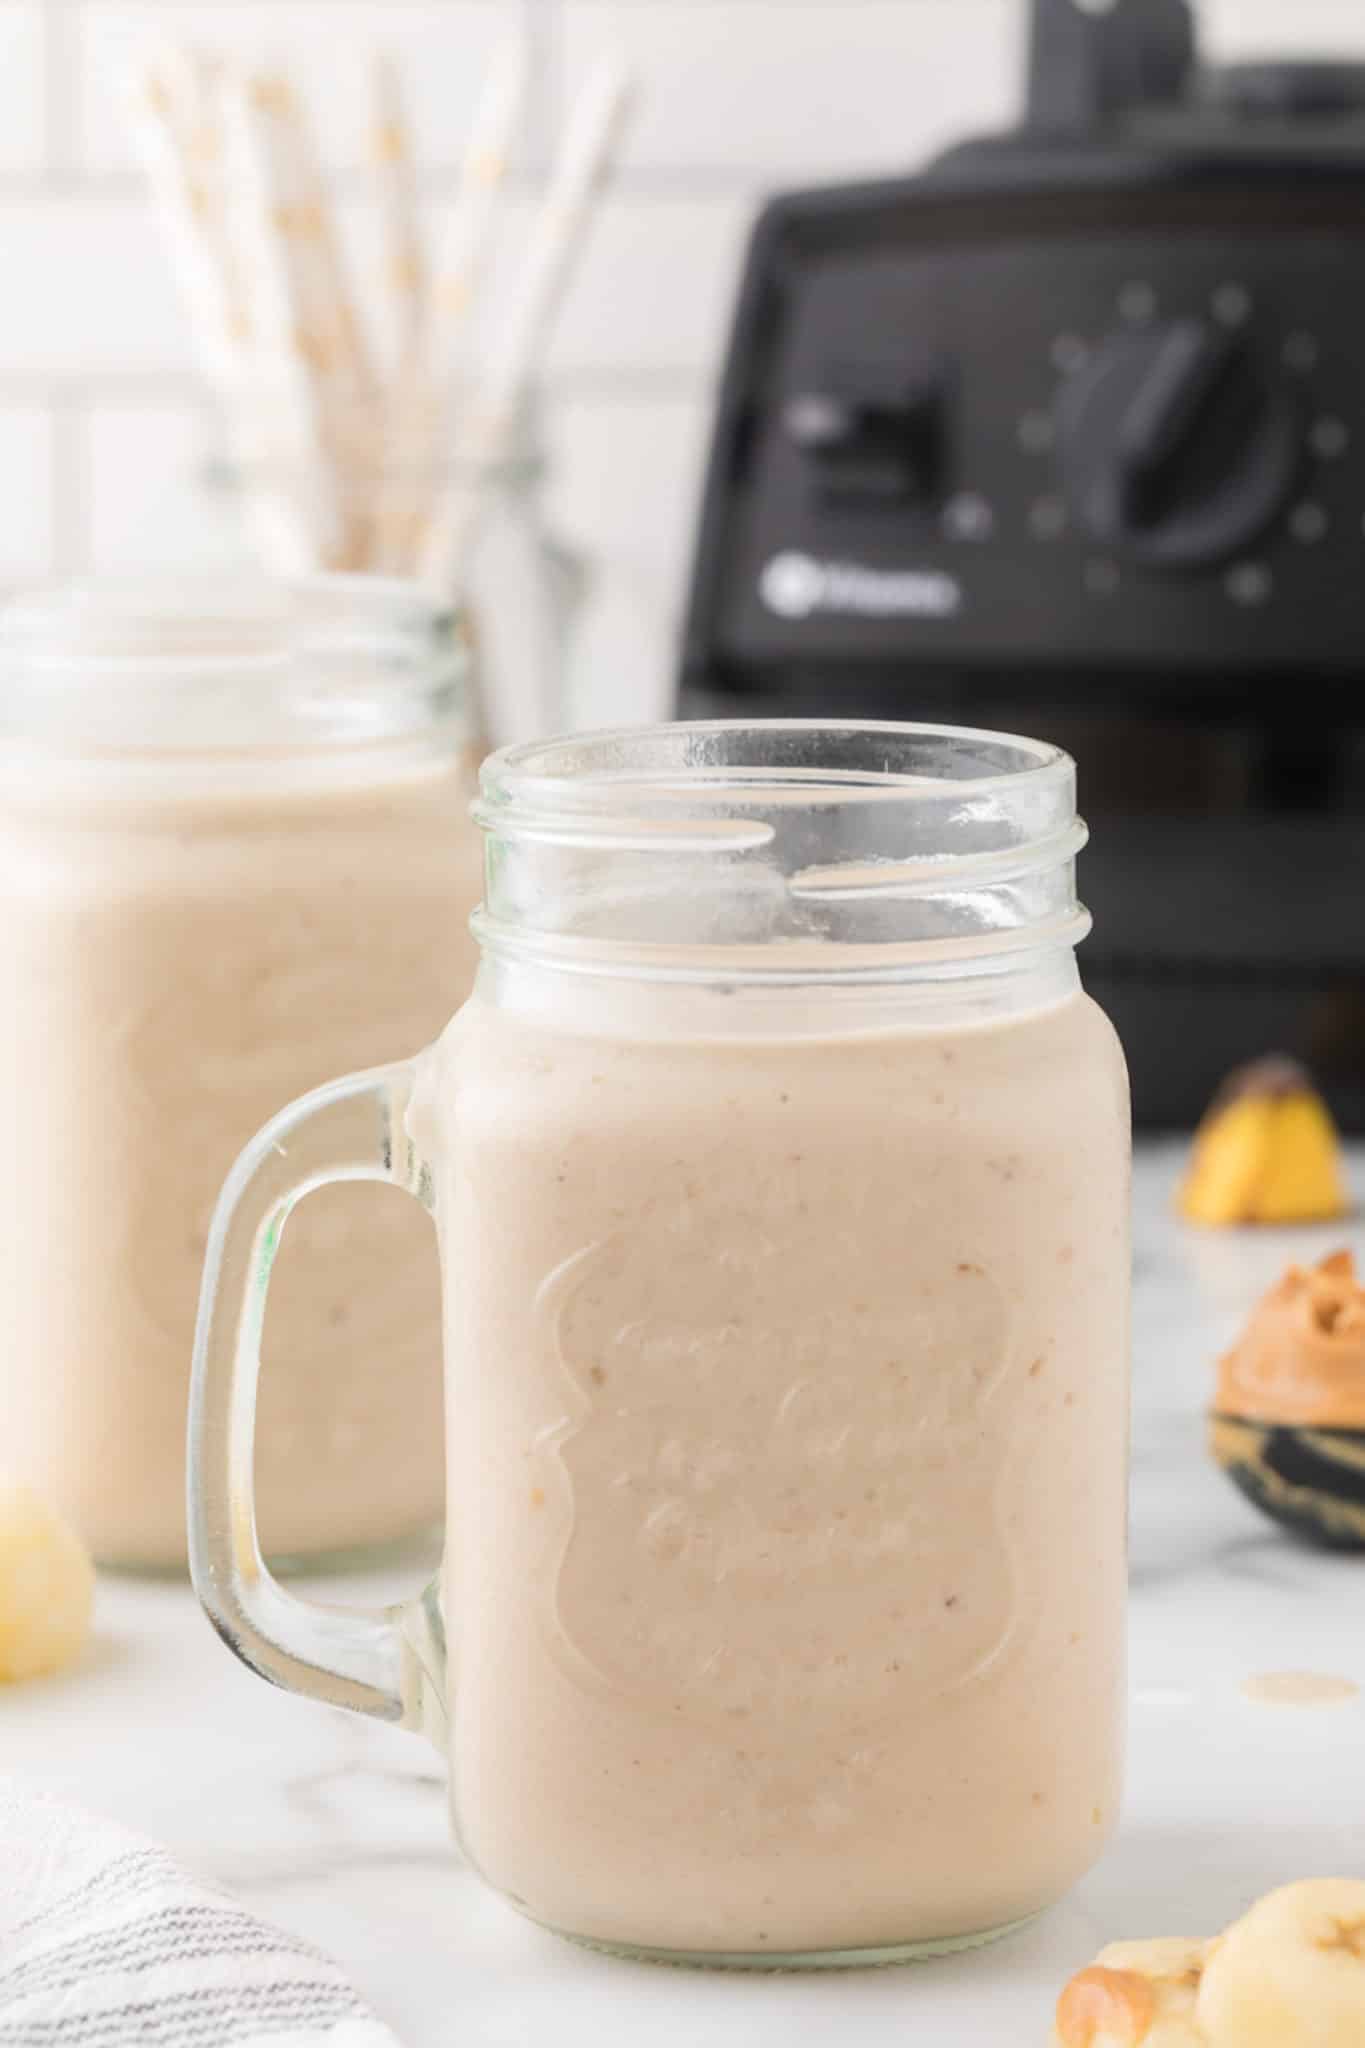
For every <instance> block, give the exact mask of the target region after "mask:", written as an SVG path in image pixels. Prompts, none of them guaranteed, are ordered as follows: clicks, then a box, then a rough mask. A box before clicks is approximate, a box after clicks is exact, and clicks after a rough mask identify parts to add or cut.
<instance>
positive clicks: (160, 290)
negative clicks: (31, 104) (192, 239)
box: [0, 193, 189, 379]
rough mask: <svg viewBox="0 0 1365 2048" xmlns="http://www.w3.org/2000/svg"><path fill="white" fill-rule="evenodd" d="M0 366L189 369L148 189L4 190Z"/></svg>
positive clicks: (90, 370) (41, 373) (11, 369)
mask: <svg viewBox="0 0 1365 2048" xmlns="http://www.w3.org/2000/svg"><path fill="white" fill-rule="evenodd" d="M0 248H3V250H4V253H5V268H6V277H7V289H6V292H5V305H4V317H3V319H0V376H5V375H14V374H16V373H19V374H25V375H28V376H31V377H35V378H37V377H58V378H62V379H69V378H71V377H73V376H78V375H92V376H98V375H100V374H101V373H102V372H105V371H117V372H123V371H128V370H149V369H154V370H166V369H170V370H183V369H185V368H186V367H188V364H189V348H188V342H187V339H186V330H185V325H184V322H183V320H182V319H181V316H180V308H179V306H178V305H177V303H176V299H175V293H174V288H173V286H172V283H171V278H170V273H169V271H168V269H167V266H166V261H165V258H164V256H163V255H162V252H161V248H160V245H159V243H158V241H157V237H156V232H155V228H154V226H153V223H152V219H151V215H150V213H149V212H148V210H147V209H146V208H145V207H144V206H143V204H142V203H141V200H140V199H133V198H132V197H126V196H125V197H109V198H106V197H102V196H100V195H97V194H94V193H82V194H79V195H77V196H74V197H68V196H65V195H63V196H62V197H60V198H59V197H56V196H52V197H44V196H41V195H38V194H35V195H33V196H32V197H27V198H11V197H5V198H3V199H0Z"/></svg>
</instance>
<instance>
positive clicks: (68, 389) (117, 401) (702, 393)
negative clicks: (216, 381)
mask: <svg viewBox="0 0 1365 2048" xmlns="http://www.w3.org/2000/svg"><path fill="white" fill-rule="evenodd" d="M544 389H545V398H546V402H547V404H549V405H551V406H553V405H555V404H556V403H559V402H564V403H569V404H572V403H575V402H582V401H586V402H588V403H596V404H602V403H608V404H611V403H622V404H627V405H649V404H651V403H656V402H657V403H664V404H669V403H673V402H676V401H679V400H681V401H684V402H690V401H697V402H703V403H709V401H710V399H711V397H712V394H713V392H714V389H715V383H714V379H712V378H711V377H708V376H707V375H705V373H704V372H701V371H692V370H686V369H636V370H631V369H609V368H603V369H595V370H594V369H578V370H559V371H555V372H554V373H553V374H552V375H550V376H549V377H547V378H546V380H545V387H544ZM202 404H203V387H202V385H201V383H200V381H199V379H198V378H197V377H196V376H195V375H194V374H193V373H192V372H191V371H187V370H84V371H70V370H66V371H63V370H57V371H48V370H0V411H4V410H15V411H26V410H32V409H36V410H42V411H47V412H49V413H51V414H52V415H53V416H54V417H56V416H57V415H58V414H68V413H76V414H83V413H85V412H86V411H87V410H93V409H94V408H96V407H103V408H108V409H110V410H116V409H118V408H119V407H125V408H139V407H148V408H153V409H159V410H166V411H182V410H183V411H192V410H195V409H196V408H199V407H201V406H202Z"/></svg>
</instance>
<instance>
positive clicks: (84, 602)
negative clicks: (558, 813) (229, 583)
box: [0, 578, 479, 1567]
mask: <svg viewBox="0 0 1365 2048" xmlns="http://www.w3.org/2000/svg"><path fill="white" fill-rule="evenodd" d="M463 660H464V656H463V651H462V646H461V643H460V639H459V635H458V632H457V630H456V627H455V624H454V622H453V621H452V620H451V619H450V618H449V617H448V616H442V615H441V614H439V613H437V612H435V611H433V610H432V608H431V607H430V606H429V605H428V604H427V602H426V601H425V600H424V599H422V598H421V597H419V596H418V595H417V594H416V592H414V591H412V590H410V589H409V588H407V587H406V586H403V585H399V584H392V583H384V582H379V581H367V580H365V579H359V578H320V579H317V580H315V581H313V582H310V583H307V584H302V585H298V586H295V587H291V588H287V589H286V588H282V587H279V586H269V585H265V584H262V583H258V582H248V583H242V584H238V585H236V586H234V587H232V588H225V587H221V586H213V587H208V586H204V587H199V588H196V587H194V586H192V585H191V586H189V587H183V586H182V587H179V588H174V587H167V586H152V585H142V586H137V587H124V588H107V589H98V588H96V589H88V588H87V589H84V590H70V591H59V592H57V593H54V594H51V595H43V596H40V597H37V598H33V599H30V600H26V601H23V602H21V603H19V604H17V605H16V606H14V607H12V608H11V610H10V611H9V612H8V613H7V614H6V615H5V617H4V619H3V621H0V930H2V931H3V934H4V949H5V956H6V981H7V984H8V989H9V994H8V996H7V998H6V1002H5V1004H4V1007H3V1011H2V1012H0V1060H2V1061H3V1065H4V1071H5V1073H6V1075H7V1076H8V1087H7V1110H6V1125H7V1135H8V1152H7V1159H6V1165H5V1168H4V1172H3V1174H2V1175H0V1305H2V1306H0V1313H2V1314H3V1318H4V1322H3V1342H0V1415H3V1418H4V1431H3V1434H4V1461H5V1465H6V1467H7V1469H8V1470H9V1471H10V1472H12V1473H14V1474H17V1475H18V1476H20V1477H22V1478H24V1479H26V1480H29V1481H31V1482H32V1483H33V1484H34V1485H35V1486H37V1487H38V1488H39V1489H40V1490H41V1491H42V1492H43V1494H44V1495H45V1496H46V1497H47V1498H49V1499H50V1500H51V1501H53V1502H54V1503H55V1504H56V1505H58V1506H59V1507H61V1508H62V1509H64V1510H65V1511H66V1512H67V1513H68V1514H69V1515H70V1517H71V1518H72V1519H73V1520H74V1522H75V1523H76V1524H77V1526H78V1527H79V1528H80V1529H81V1531H82V1532H83V1534H84V1535H85V1537H86V1539H87V1541H88V1542H89V1543H90V1544H91V1545H92V1547H93V1548H94V1550H95V1552H96V1554H97V1555H98V1556H99V1557H100V1558H101V1559H102V1560H105V1561H108V1562H115V1563H119V1564H124V1565H137V1566H144V1567H147V1566H152V1567H168V1566H174V1565H177V1564H181V1565H183V1561H184V1556H185V1509H184V1486H185V1470H184V1431H185V1410H186V1397H187V1390H188V1384H189V1361H190V1353H191V1349H192V1342H193V1334H194V1317H195V1305H196V1299H197V1293H198V1282H199V1271H200V1267H201V1264H202V1259H203V1251H204V1244H205V1238H206V1234H207V1230H208V1223H209V1217H210V1213H211V1211H212V1207H213V1202H214V1198H215V1196H216V1194H217V1191H218V1188H219V1185H220V1184H221V1181H222V1178H223V1175H224V1174H225V1172H226V1171H227V1168H228V1166H229V1165H230V1164H231V1161H232V1159H233V1157H234V1155H235V1154H236V1152H237V1151H238V1149H239V1148H240V1146H241V1145H242V1143H243V1142H244V1141H245V1139H246V1138H247V1137H248V1136H249V1135H250V1133H251V1131H252V1130H253V1129H254V1128H255V1126H256V1125H257V1124H258V1123H259V1122H260V1120H261V1118H262V1116H264V1115H265V1114H266V1113H267V1111H268V1110H269V1109H270V1108H271V1107H273V1105H274V1104H275V1103H276V1102H277V1101H278V1100H279V1098H280V1096H281V1094H282V1093H284V1094H287V1093H289V1092H291V1091H292V1090H295V1089H298V1088H301V1087H307V1086H310V1085H311V1084H312V1083H314V1082H316V1081H319V1080H321V1079H323V1078H324V1076H326V1075H328V1074H330V1073H332V1072H334V1071H335V1070H336V1068H337V1066H338V1065H346V1066H352V1065H355V1064H357V1063H359V1064H366V1063H370V1062H374V1061H378V1060H381V1059H387V1058H391V1057H393V1056H394V1055H395V1054H396V1053H400V1052H402V1051H403V1050H405V1049H411V1048H412V1047H414V1046H417V1045H420V1044H422V1043H423V1042H424V1041H425V1040H426V1039H427V1038H428V1037H429V1036H430V1035H431V1033H432V1031H433V1030H435V1029H436V1028H438V1026H439V1025H440V1024H441V1022H442V1021H443V1020H444V1019H445V1017H447V1016H448V1015H449V1013H450V1010H451V1009H452V1007H454V1006H455V1005H457V1004H458V1003H459V1002H461V1001H462V1000H463V998H464V996H465V995H466V993H467V992H468V988H469V985H470V981H471V979H472V974H473V958H472V953H473V946H472V941H471V940H470V938H469V937H468V935H467V923H468V917H469V912H470V909H471V907H472V905H473V903H474V901H475V900H476V899H477V895H478V870H479V857H478V849H477V839H476V834H475V833H474V830H473V827H472V825H471V824H470V823H469V820H468V797H469V789H468V787H467V778H468V774H469V766H468V763H467V761H466V759H465V756H464V753H463V749H462V727H461V716H460V694H461V677H462V667H463ZM439 1414H440V1369H439V1330H438V1308H437V1283H436V1266H435V1257H434V1252H433V1249H432V1246H431V1243H430V1233H429V1231H428V1230H427V1228H426V1226H425V1225H424V1223H423V1221H422V1219H421V1218H420V1217H419V1216H417V1215H415V1214H414V1213H413V1212H411V1211H410V1210H409V1209H407V1208H406V1207H405V1206H404V1205H403V1204H402V1203H401V1202H399V1201H398V1200H397V1198H396V1197H390V1198H388V1199H387V1200H386V1199H385V1198H383V1197H382V1196H381V1197H379V1198H378V1199H377V1200H376V1197H375V1195H374V1193H373V1191H369V1190H365V1191H358V1190H355V1189H349V1190H348V1189H337V1190H333V1191H332V1192H331V1193H329V1194H328V1195H327V1196H325V1197H322V1198H320V1199H319V1201H318V1202H317V1203H316V1204H314V1205H313V1207H312V1208H311V1209H310V1211H309V1214H308V1215H307V1216H306V1217H305V1218H304V1219H302V1221H301V1222H300V1225H299V1227H298V1229H297V1230H296V1231H295V1233H294V1234H293V1238H292V1240H291V1243H290V1246H289V1251H288V1254H287V1257H286V1259H285V1261H284V1264H283V1267H282V1271H281V1301H280V1313H279V1315H278V1316H277V1318H276V1319H275V1321H274V1323H273V1326H272V1331H271V1339H270V1345H269V1354H268V1359H267V1371H266V1376H265V1381H264V1385H263V1389H262V1429H261V1435H260V1452H259V1463H260V1485H261V1505H262V1522H263V1528H264V1534H265V1540H266V1542H267V1545H268V1546H269V1548H270V1549H271V1551H272V1553H274V1554H276V1555H279V1554H281V1553H292V1554H295V1555H300V1556H303V1555H316V1554H318V1553H320V1552H328V1551H336V1550H338V1549H350V1548H352V1547H355V1546H372V1545H374V1544H376V1543H385V1542H388V1541H390V1540H392V1539H395V1538H398V1537H400V1536H403V1535H405V1534H407V1533H409V1532H411V1531H412V1530H413V1529H414V1528H416V1527H418V1526H420V1525H422V1524H423V1523H428V1522H430V1520H431V1519H432V1518H433V1516H436V1515H438V1514H439V1512H440V1504H441V1498H442V1490H443V1475H442V1470H441V1456H440V1451H439V1429H440V1422H439Z"/></svg>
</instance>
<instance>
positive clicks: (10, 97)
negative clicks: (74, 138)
mask: <svg viewBox="0 0 1365 2048" xmlns="http://www.w3.org/2000/svg"><path fill="white" fill-rule="evenodd" d="M43 86H44V63H43V10H42V6H41V4H39V0H35V4H33V5H31V6H22V7H21V6H14V5H8V4H6V5H0V171H36V170H37V169H39V168H40V166H41V164H42V162H43V152H44V148H45V136H44V132H43V109H44V92H43Z"/></svg>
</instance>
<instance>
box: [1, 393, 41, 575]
mask: <svg viewBox="0 0 1365 2048" xmlns="http://www.w3.org/2000/svg"><path fill="white" fill-rule="evenodd" d="M52 509H53V507H52V423H51V420H50V419H49V417H48V415H47V413H46V412H45V411H44V410H43V409H41V408H40V407H38V406H0V580H3V581H4V582H7V583H15V582H24V581H27V580H31V579H33V578H36V577H42V576H45V575H46V574H47V571H48V568H49V565H50V563H51V561H52V542H53V533H52Z"/></svg>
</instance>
